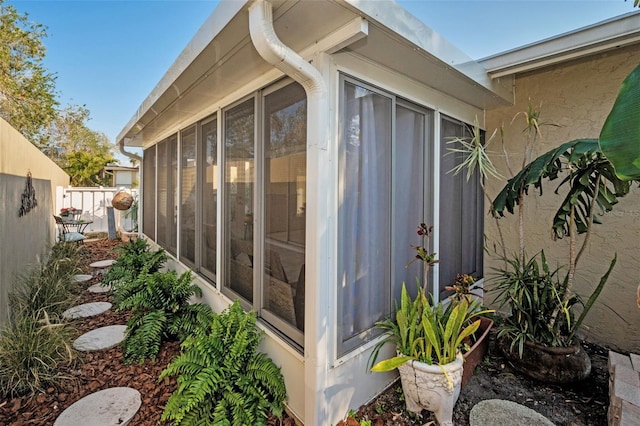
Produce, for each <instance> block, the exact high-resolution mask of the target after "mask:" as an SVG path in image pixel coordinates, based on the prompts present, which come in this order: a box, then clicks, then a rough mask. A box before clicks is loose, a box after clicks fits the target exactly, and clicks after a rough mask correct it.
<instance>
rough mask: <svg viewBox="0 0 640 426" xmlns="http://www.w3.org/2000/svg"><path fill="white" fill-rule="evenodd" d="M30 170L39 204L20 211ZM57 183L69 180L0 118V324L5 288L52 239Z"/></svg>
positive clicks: (63, 184)
mask: <svg viewBox="0 0 640 426" xmlns="http://www.w3.org/2000/svg"><path fill="white" fill-rule="evenodd" d="M29 171H31V175H32V179H33V186H34V188H35V190H36V199H37V201H38V205H37V207H36V208H34V209H32V210H31V211H30V212H29V213H27V214H26V215H24V216H22V217H19V216H18V209H19V207H20V201H21V195H22V192H23V191H24V189H25V185H26V181H27V173H28V172H29ZM58 185H59V186H67V185H69V176H68V175H67V174H66V173H65V172H64V171H63V170H62V169H60V168H59V167H58V166H57V165H56V164H55V163H54V162H53V161H51V160H50V159H49V158H47V157H46V156H45V155H44V154H42V153H41V152H40V151H39V150H38V149H37V148H36V147H35V146H33V144H31V143H30V142H29V141H27V140H26V139H25V138H24V137H23V136H22V135H21V134H20V133H18V132H17V131H16V130H15V129H13V128H12V127H11V126H10V125H9V124H8V123H7V122H6V121H4V120H2V119H0V200H2V202H1V203H0V241H1V242H2V246H1V247H0V325H1V324H4V323H5V322H6V319H7V293H8V291H9V289H10V288H11V285H12V283H13V281H14V277H15V274H16V273H20V272H22V271H24V270H25V269H26V268H28V267H29V265H32V264H34V263H35V262H37V260H38V259H39V258H41V257H42V255H43V254H46V253H47V251H48V249H49V248H50V247H51V246H52V245H53V243H54V242H55V223H54V221H53V216H52V213H53V211H54V210H53V209H54V204H55V193H56V186H58Z"/></svg>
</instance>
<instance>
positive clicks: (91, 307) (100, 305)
mask: <svg viewBox="0 0 640 426" xmlns="http://www.w3.org/2000/svg"><path fill="white" fill-rule="evenodd" d="M109 309H111V303H109V302H91V303H84V304H82V305H78V306H74V307H73V308H69V309H67V310H66V311H64V312H63V313H62V317H63V318H67V319H75V318H87V317H92V316H94V315H98V314H101V313H103V312H106V311H108V310H109Z"/></svg>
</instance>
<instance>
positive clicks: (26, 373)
mask: <svg viewBox="0 0 640 426" xmlns="http://www.w3.org/2000/svg"><path fill="white" fill-rule="evenodd" d="M70 337H71V330H69V328H68V327H66V326H65V325H64V324H60V323H54V322H51V321H50V320H49V317H48V316H47V314H46V312H44V311H41V312H40V315H39V320H37V319H36V318H33V317H28V316H24V317H21V318H19V319H18V320H17V321H16V322H14V323H11V324H9V325H7V326H6V327H5V328H3V329H2V330H0V394H1V395H6V396H7V397H12V396H19V395H24V394H27V393H29V392H33V391H44V390H45V389H46V388H48V387H49V386H56V385H57V384H59V383H60V382H61V381H63V380H71V379H72V378H71V377H69V376H65V375H63V374H61V373H60V371H61V369H60V368H59V367H60V366H61V365H64V364H68V363H70V362H73V360H74V359H75V353H74V350H73V348H72V347H71V344H70Z"/></svg>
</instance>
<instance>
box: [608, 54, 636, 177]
mask: <svg viewBox="0 0 640 426" xmlns="http://www.w3.org/2000/svg"><path fill="white" fill-rule="evenodd" d="M600 147H601V150H602V152H603V153H604V155H605V156H606V157H607V159H609V161H610V162H611V164H613V166H614V167H615V171H616V174H617V175H618V177H619V178H620V179H622V180H636V179H640V65H638V66H637V67H636V69H634V70H633V71H632V72H631V74H629V75H628V76H627V78H626V79H625V80H624V82H622V85H621V86H620V91H619V92H618V98H617V99H616V102H615V103H614V105H613V108H612V109H611V112H610V113H609V116H608V117H607V120H606V121H605V123H604V126H603V127H602V130H601V132H600Z"/></svg>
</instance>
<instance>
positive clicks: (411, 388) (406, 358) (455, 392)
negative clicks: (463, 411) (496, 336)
mask: <svg viewBox="0 0 640 426" xmlns="http://www.w3.org/2000/svg"><path fill="white" fill-rule="evenodd" d="M469 307H470V304H469V303H468V302H467V301H466V299H465V300H463V301H462V302H461V303H449V304H448V305H447V306H444V304H443V302H439V303H436V304H431V303H429V300H428V297H427V296H426V295H425V294H423V292H422V291H418V294H417V295H416V298H415V299H413V300H412V299H411V297H410V296H409V293H408V292H407V289H406V286H405V285H404V284H403V285H402V296H401V300H400V306H399V307H398V309H397V311H396V317H395V321H393V320H391V319H387V320H385V321H381V322H378V323H377V326H378V327H380V328H381V329H383V330H385V332H386V337H385V339H383V340H382V341H381V342H379V343H378V345H377V347H376V350H375V351H374V352H375V353H376V355H377V351H378V350H379V349H380V347H381V346H382V345H384V344H386V343H394V344H395V345H396V351H397V355H396V356H395V357H392V358H389V359H386V360H383V361H380V362H378V363H377V364H375V365H374V366H373V367H372V368H371V370H372V371H376V372H384V371H391V370H393V369H395V368H397V369H398V370H399V372H400V380H401V383H402V390H403V392H404V396H405V401H406V404H407V410H409V411H412V412H414V413H416V414H420V413H421V412H422V410H423V409H425V408H426V409H427V410H429V411H433V412H434V413H435V415H436V418H437V419H438V422H439V423H440V424H441V425H446V424H453V423H452V414H453V406H454V405H455V403H456V401H457V400H458V396H459V395H460V387H461V383H462V365H463V357H462V353H461V351H460V348H461V346H462V342H463V341H464V339H465V338H466V337H468V336H470V335H472V334H473V333H475V332H476V330H477V329H478V327H479V326H480V320H479V319H478V320H475V321H473V322H471V321H470V316H469ZM376 355H374V362H375V357H376Z"/></svg>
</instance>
